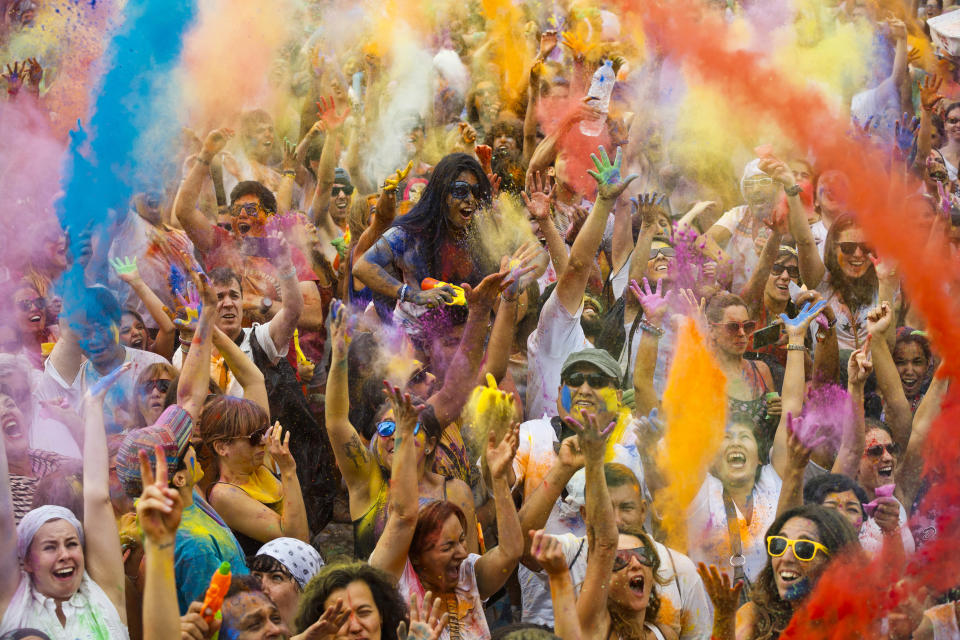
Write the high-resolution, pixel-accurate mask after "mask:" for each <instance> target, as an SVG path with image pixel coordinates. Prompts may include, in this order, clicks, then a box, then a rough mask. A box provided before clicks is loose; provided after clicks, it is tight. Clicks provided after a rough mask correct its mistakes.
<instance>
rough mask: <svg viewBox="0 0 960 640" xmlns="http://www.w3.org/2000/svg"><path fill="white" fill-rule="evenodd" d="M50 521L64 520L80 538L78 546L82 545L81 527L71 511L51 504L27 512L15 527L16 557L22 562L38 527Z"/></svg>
mask: <svg viewBox="0 0 960 640" xmlns="http://www.w3.org/2000/svg"><path fill="white" fill-rule="evenodd" d="M51 520H66V521H67V522H69V523H70V524H72V525H73V528H74V529H76V530H77V537H79V538H80V544H83V525H82V524H80V521H79V520H77V517H76V516H75V515H73V511H70V509H67V508H65V507H60V506H57V505H52V504H45V505H43V506H42V507H37V508H36V509H33V510H32V511H30V512H28V513H27V515H25V516H23V519H22V520H20V524H18V525H17V557H18V558H19V559H20V561H21V562H22V561H23V559H24V558H25V557H26V555H27V549H29V548H30V543H31V542H33V537H34V536H35V535H37V531H39V530H40V527H42V526H43V525H45V524H46V523H48V522H50V521H51Z"/></svg>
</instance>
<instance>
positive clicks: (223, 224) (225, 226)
mask: <svg viewBox="0 0 960 640" xmlns="http://www.w3.org/2000/svg"><path fill="white" fill-rule="evenodd" d="M217 226H218V227H220V228H221V229H226V230H227V231H233V225H232V224H230V223H229V222H218V223H217Z"/></svg>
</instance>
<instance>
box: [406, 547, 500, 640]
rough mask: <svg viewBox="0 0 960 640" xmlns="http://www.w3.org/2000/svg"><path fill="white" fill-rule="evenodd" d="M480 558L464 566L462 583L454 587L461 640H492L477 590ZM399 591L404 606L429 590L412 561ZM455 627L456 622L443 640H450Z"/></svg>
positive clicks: (446, 629)
mask: <svg viewBox="0 0 960 640" xmlns="http://www.w3.org/2000/svg"><path fill="white" fill-rule="evenodd" d="M480 557H481V556H479V555H477V554H475V553H471V554H470V555H468V556H467V557H466V558H465V559H464V561H463V562H462V563H460V580H459V581H458V582H457V586H456V587H454V591H455V592H456V594H457V605H458V607H457V608H458V611H459V615H458V616H457V617H458V620H457V623H458V624H459V626H460V638H461V639H462V640H488V639H489V638H490V628H489V627H488V626H487V618H486V616H485V615H484V612H483V600H481V599H480V591H479V588H478V587H477V574H476V564H477V560H479V559H480ZM397 589H398V590H399V591H400V595H401V596H403V601H404V602H410V596H411V594H417V596H419V597H420V598H423V596H424V593H425V589H424V588H423V585H422V584H421V583H420V578H419V577H418V576H417V572H416V571H414V569H413V565H412V564H410V560H409V559H408V560H407V564H406V566H404V568H403V574H402V575H401V576H400V580H399V581H398V582H397ZM451 624H454V621H453V620H451V621H450V623H449V624H448V625H447V626H446V627H444V628H443V633H441V634H440V638H439V640H450V625H451Z"/></svg>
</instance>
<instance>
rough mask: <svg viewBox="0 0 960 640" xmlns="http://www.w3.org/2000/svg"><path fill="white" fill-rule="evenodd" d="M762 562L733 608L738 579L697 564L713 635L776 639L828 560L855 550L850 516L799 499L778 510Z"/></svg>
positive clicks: (739, 639)
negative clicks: (744, 599)
mask: <svg viewBox="0 0 960 640" xmlns="http://www.w3.org/2000/svg"><path fill="white" fill-rule="evenodd" d="M766 549H767V564H766V566H765V567H764V568H763V571H762V572H761V573H760V577H759V578H758V580H757V581H756V582H755V583H754V585H753V587H752V588H751V590H750V600H749V601H748V602H747V603H746V604H744V605H743V606H742V607H740V608H739V609H737V603H738V600H739V596H740V591H741V589H742V586H741V585H735V586H734V587H733V588H731V584H730V579H729V578H728V577H727V576H725V575H723V576H721V573H720V571H719V570H718V569H717V567H716V566H715V565H711V566H710V567H709V569H708V568H707V566H706V565H704V564H702V563H701V564H700V566H699V571H700V577H701V578H703V581H704V584H705V585H706V587H707V593H709V594H710V599H711V600H713V606H714V613H713V637H714V638H717V640H734V639H736V640H776V638H779V637H780V634H781V633H782V632H783V630H784V629H786V628H787V624H788V623H789V622H790V618H792V617H793V614H794V612H795V611H796V610H797V609H798V608H799V607H801V606H803V603H804V600H805V599H806V597H807V595H809V594H810V592H811V591H813V589H814V587H815V585H816V583H817V580H818V579H819V578H820V576H821V575H823V572H824V571H825V570H826V568H827V566H828V565H829V563H830V562H831V561H832V560H834V559H836V558H837V557H840V556H841V555H844V554H856V553H859V552H860V551H859V545H858V544H857V535H856V532H855V531H854V529H853V525H851V524H850V522H849V521H848V520H847V519H846V518H844V517H843V516H841V515H840V514H838V513H837V512H836V511H832V510H830V509H825V508H823V507H821V506H817V505H804V506H802V507H796V508H794V509H790V510H789V511H786V512H784V513H783V514H782V515H780V517H778V518H777V519H776V520H775V521H774V522H773V524H772V525H770V528H769V529H768V530H767V535H766Z"/></svg>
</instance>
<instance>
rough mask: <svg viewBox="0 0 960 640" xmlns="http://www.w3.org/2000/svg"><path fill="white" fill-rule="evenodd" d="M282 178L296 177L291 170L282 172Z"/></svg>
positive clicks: (295, 173) (294, 172)
mask: <svg viewBox="0 0 960 640" xmlns="http://www.w3.org/2000/svg"><path fill="white" fill-rule="evenodd" d="M283 176H284V177H285V178H288V177H289V178H296V177H297V172H296V171H293V170H291V169H287V170H286V171H284V172H283Z"/></svg>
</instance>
